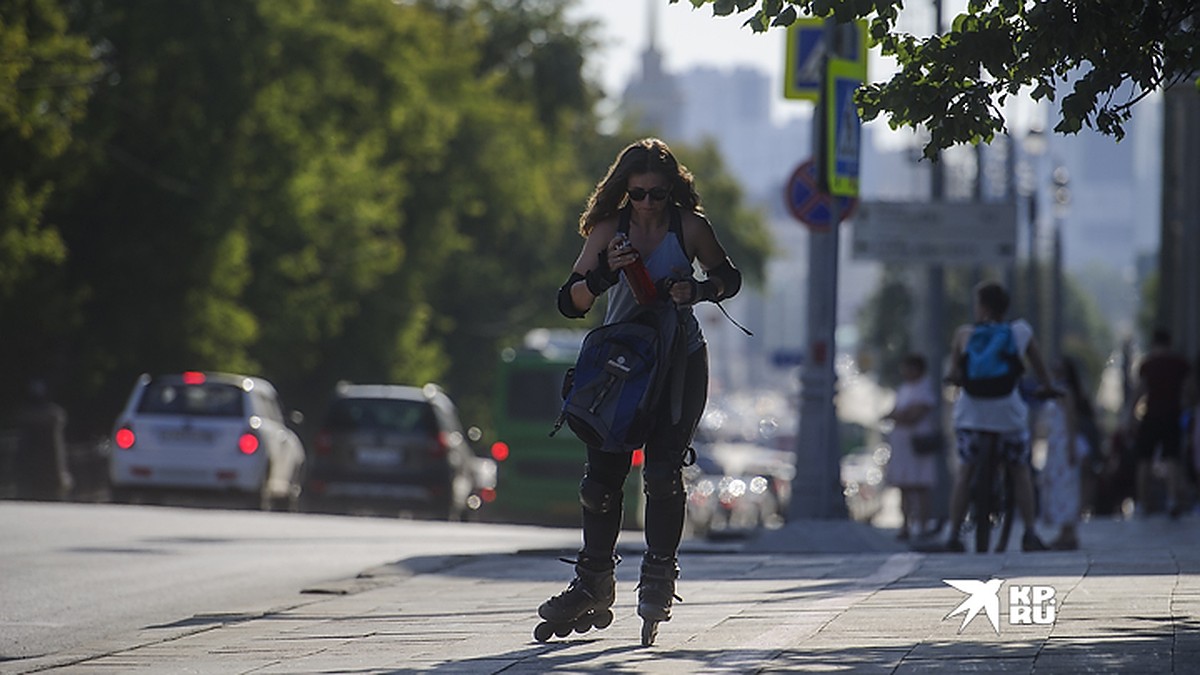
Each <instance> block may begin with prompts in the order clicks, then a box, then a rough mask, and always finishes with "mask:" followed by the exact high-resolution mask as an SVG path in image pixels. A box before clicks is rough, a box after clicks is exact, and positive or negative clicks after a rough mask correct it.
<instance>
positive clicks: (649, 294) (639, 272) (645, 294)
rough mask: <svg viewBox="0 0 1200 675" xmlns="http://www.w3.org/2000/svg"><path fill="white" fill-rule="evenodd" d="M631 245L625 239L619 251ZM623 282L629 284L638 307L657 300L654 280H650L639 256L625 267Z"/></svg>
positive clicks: (648, 272)
mask: <svg viewBox="0 0 1200 675" xmlns="http://www.w3.org/2000/svg"><path fill="white" fill-rule="evenodd" d="M631 245H632V244H630V243H629V238H628V237H625V238H624V239H623V240H622V242H621V245H620V247H619V249H624V248H625V247H627V246H631ZM625 281H627V282H629V290H631V291H633V299H634V300H637V303H638V304H639V305H652V304H654V303H655V301H657V300H658V289H656V288H655V287H654V280H653V279H651V278H650V271H649V270H647V269H646V265H645V264H644V263H643V262H642V257H641V254H638V256H637V257H636V258H634V260H633V262H632V263H630V264H629V265H627V266H625Z"/></svg>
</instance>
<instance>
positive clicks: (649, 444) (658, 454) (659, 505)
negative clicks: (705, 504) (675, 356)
mask: <svg viewBox="0 0 1200 675" xmlns="http://www.w3.org/2000/svg"><path fill="white" fill-rule="evenodd" d="M707 400H708V348H707V347H703V346H702V347H701V348H699V349H697V350H696V351H694V352H692V353H691V354H688V358H687V369H686V370H685V372H684V380H683V411H682V412H683V414H682V415H681V416H680V419H679V422H678V423H676V424H671V423H670V420H671V405H670V400H669V397H667V399H666V400H664V401H662V403H660V405H659V416H658V419H660V420H664V422H663V423H660V424H658V425H657V426H656V427H655V429H654V430H653V431H652V432H651V434H650V438H649V439H648V440H647V441H646V446H645V448H644V450H645V458H646V461H645V466H644V467H643V469H642V476H643V478H644V482H645V492H646V518H645V520H646V526H645V536H646V549H647V553H649V554H651V555H655V556H662V557H669V558H674V557H675V554H676V552H677V551H678V550H679V542H680V540H681V539H682V538H683V518H684V511H685V508H686V505H687V494H686V493H685V492H684V489H683V472H682V468H683V459H684V452H685V451H686V450H687V448H688V446H689V445H690V444H691V442H692V435H693V434H695V432H696V425H697V424H698V423H699V422H700V415H701V414H702V413H703V412H704V405H705V403H706V402H707ZM631 460H632V453H618V452H603V451H601V450H599V449H598V448H591V447H589V448H588V449H587V467H586V470H585V472H584V481H585V482H588V481H592V482H594V483H598V484H599V485H601V486H603V487H604V488H605V489H606V491H607V492H608V493H609V494H612V495H619V494H620V493H621V490H622V489H623V488H624V485H625V479H626V477H627V476H628V475H629V469H630V466H631ZM613 501H614V502H615V503H614V505H613V507H612V508H610V509H608V510H606V511H597V510H594V509H588V508H586V507H585V508H584V509H583V553H584V554H585V555H587V556H588V557H590V558H592V559H596V560H607V559H611V558H612V557H613V555H614V554H615V552H616V548H617V537H618V535H620V533H621V520H622V517H623V514H622V509H621V500H620V499H615V500H613Z"/></svg>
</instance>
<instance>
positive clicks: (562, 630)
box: [554, 624, 575, 638]
mask: <svg viewBox="0 0 1200 675" xmlns="http://www.w3.org/2000/svg"><path fill="white" fill-rule="evenodd" d="M574 628H575V626H573V625H571V624H567V625H565V626H555V628H554V634H555V635H557V636H558V637H561V638H565V637H567V636H568V635H570V634H571V631H572V630H574Z"/></svg>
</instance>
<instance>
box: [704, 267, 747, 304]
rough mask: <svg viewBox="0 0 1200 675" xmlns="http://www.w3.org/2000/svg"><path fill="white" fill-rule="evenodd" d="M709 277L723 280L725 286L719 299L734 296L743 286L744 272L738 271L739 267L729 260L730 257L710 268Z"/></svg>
mask: <svg viewBox="0 0 1200 675" xmlns="http://www.w3.org/2000/svg"><path fill="white" fill-rule="evenodd" d="M708 278H710V279H720V280H721V286H722V287H723V288H722V291H721V297H720V298H718V300H724V299H725V298H732V297H733V296H735V295H737V292H738V291H739V290H741V288H742V273H741V272H739V271H738V268H736V267H734V266H733V263H731V262H729V258H726V259H725V262H723V263H721V264H720V265H717V266H716V267H714V268H713V269H711V270H709V271H708Z"/></svg>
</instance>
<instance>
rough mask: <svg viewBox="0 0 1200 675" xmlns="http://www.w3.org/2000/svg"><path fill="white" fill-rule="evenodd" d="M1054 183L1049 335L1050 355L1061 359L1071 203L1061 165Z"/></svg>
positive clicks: (1053, 177)
mask: <svg viewBox="0 0 1200 675" xmlns="http://www.w3.org/2000/svg"><path fill="white" fill-rule="evenodd" d="M1051 178H1052V179H1053V181H1054V267H1053V274H1054V278H1053V281H1052V283H1053V286H1052V289H1053V291H1052V293H1053V295H1052V302H1053V305H1052V308H1053V311H1052V312H1051V313H1052V315H1053V316H1052V317H1051V320H1052V321H1053V326H1054V330H1053V332H1052V333H1051V335H1050V354H1051V356H1052V357H1053V358H1054V359H1055V360H1058V359H1061V358H1062V356H1063V335H1064V334H1065V330H1064V329H1065V327H1066V319H1067V317H1066V315H1065V313H1064V310H1065V309H1066V306H1065V305H1064V304H1063V283H1064V280H1063V259H1062V258H1063V243H1062V239H1063V233H1062V231H1063V221H1064V220H1065V219H1066V216H1067V207H1068V205H1069V204H1070V203H1071V189H1070V187H1069V186H1070V184H1071V176H1070V174H1069V173H1068V172H1067V168H1066V167H1065V166H1062V165H1061V164H1060V165H1058V166H1056V167H1054V173H1053V174H1052V175H1051Z"/></svg>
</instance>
